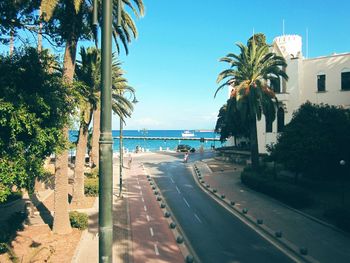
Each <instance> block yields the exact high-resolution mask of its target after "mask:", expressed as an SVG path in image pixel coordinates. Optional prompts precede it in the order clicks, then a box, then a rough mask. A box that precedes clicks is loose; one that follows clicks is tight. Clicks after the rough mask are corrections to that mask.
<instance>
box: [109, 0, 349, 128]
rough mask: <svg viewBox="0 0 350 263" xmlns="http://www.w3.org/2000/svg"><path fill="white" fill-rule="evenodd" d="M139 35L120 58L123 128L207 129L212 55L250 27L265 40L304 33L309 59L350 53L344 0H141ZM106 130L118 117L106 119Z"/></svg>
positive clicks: (211, 118) (219, 100)
mask: <svg viewBox="0 0 350 263" xmlns="http://www.w3.org/2000/svg"><path fill="white" fill-rule="evenodd" d="M144 2H145V5H146V16H145V17H144V18H143V19H141V20H139V21H137V27H138V30H139V38H138V39H137V40H136V41H134V42H133V43H132V44H131V46H130V55H129V56H127V57H125V56H123V55H122V56H121V60H122V61H123V65H124V69H125V70H126V72H127V78H128V80H129V82H130V84H131V85H133V86H134V87H135V88H136V89H137V98H138V100H139V101H140V102H139V103H138V104H137V105H136V108H135V112H134V114H133V116H132V118H131V119H130V120H128V121H127V126H126V128H127V129H142V128H148V129H204V128H206V129H212V128H213V127H214V126H215V121H216V116H217V113H218V110H219V108H220V107H221V106H222V105H223V104H224V103H225V102H226V99H227V91H226V90H222V91H221V93H220V94H219V95H218V96H217V97H216V98H215V99H214V97H213V95H214V92H215V90H216V87H217V86H218V85H217V84H216V77H217V75H218V73H219V72H220V71H221V70H223V69H224V68H225V66H226V65H225V64H224V63H219V62H218V59H219V58H220V57H222V56H224V55H226V54H227V53H228V52H238V50H237V48H236V47H235V45H234V44H235V43H237V42H244V43H245V42H246V40H247V39H248V38H249V37H250V36H251V35H252V32H253V28H254V31H255V32H263V33H265V35H266V37H267V40H268V42H272V40H273V38H274V37H276V36H278V35H281V34H282V24H283V23H282V21H283V20H284V24H285V34H298V35H301V36H302V38H303V45H304V46H303V48H304V51H303V52H304V55H306V54H305V53H306V51H305V42H306V41H305V38H306V37H305V36H306V28H308V32H309V52H308V54H309V57H315V56H321V55H328V54H331V53H333V52H337V53H341V52H348V51H350V34H349V25H350V16H349V15H348V10H349V9H350V4H349V2H348V1H345V0H343V1H329V0H327V1H311V0H307V1H305V0H304V1H300V0H294V1H287V0H280V1H237V0H218V1H212V0H177V1H169V0H144ZM113 128H114V129H118V122H117V121H114V124H113Z"/></svg>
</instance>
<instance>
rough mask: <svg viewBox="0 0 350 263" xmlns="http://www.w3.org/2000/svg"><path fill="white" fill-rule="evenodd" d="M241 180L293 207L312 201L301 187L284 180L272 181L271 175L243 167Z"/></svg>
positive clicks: (307, 204) (305, 204)
mask: <svg viewBox="0 0 350 263" xmlns="http://www.w3.org/2000/svg"><path fill="white" fill-rule="evenodd" d="M241 181H242V183H243V184H245V185H247V186H248V187H250V188H252V189H254V190H256V191H258V192H262V193H264V194H267V195H269V196H271V197H273V198H275V199H277V200H280V201H281V202H284V203H286V204H288V205H290V206H292V207H294V208H303V207H307V206H310V205H311V204H312V202H313V200H312V198H311V196H310V194H309V193H308V192H307V191H305V190H304V189H303V188H301V187H299V186H296V185H291V184H288V183H285V182H279V181H273V180H272V178H271V176H267V175H262V174H260V173H259V174H258V173H255V172H253V171H251V170H250V169H245V170H244V171H242V173H241Z"/></svg>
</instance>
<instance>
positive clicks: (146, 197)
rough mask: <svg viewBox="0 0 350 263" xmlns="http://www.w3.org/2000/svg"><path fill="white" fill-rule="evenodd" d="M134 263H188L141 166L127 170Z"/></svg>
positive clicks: (137, 165) (135, 165)
mask: <svg viewBox="0 0 350 263" xmlns="http://www.w3.org/2000/svg"><path fill="white" fill-rule="evenodd" d="M126 173H127V176H126V183H127V186H128V202H129V212H130V224H131V235H132V250H133V251H132V257H133V262H134V263H145V262H152V263H158V262H159V263H160V262H184V258H183V256H182V254H181V251H180V249H179V247H178V246H177V244H176V241H175V238H174V236H173V234H172V232H171V230H170V228H169V226H168V223H167V221H166V219H165V218H164V216H163V212H162V209H161V208H160V207H159V204H158V202H157V201H156V197H155V195H154V194H153V190H152V188H151V186H150V184H149V182H148V181H147V178H146V171H144V170H143V168H142V166H141V164H140V163H133V165H132V168H131V169H130V170H127V172H126Z"/></svg>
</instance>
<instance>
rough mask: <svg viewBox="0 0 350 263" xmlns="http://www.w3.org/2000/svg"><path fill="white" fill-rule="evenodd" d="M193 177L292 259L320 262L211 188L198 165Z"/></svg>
mask: <svg viewBox="0 0 350 263" xmlns="http://www.w3.org/2000/svg"><path fill="white" fill-rule="evenodd" d="M192 168H193V171H194V173H193V177H194V180H195V182H196V183H197V185H198V186H199V187H200V188H201V189H202V190H203V191H204V192H205V193H207V194H208V195H209V196H211V197H212V198H213V199H214V200H215V201H216V202H218V203H219V204H220V205H221V206H223V207H224V208H225V209H227V210H228V211H229V212H231V213H232V214H233V215H234V216H236V217H237V218H238V219H240V220H241V221H242V222H243V223H245V224H246V225H247V226H249V227H250V228H251V229H252V230H254V231H255V232H257V233H258V234H259V235H260V236H262V237H263V238H265V239H266V240H267V241H269V242H270V243H271V244H273V245H274V246H275V247H277V248H278V249H279V250H280V251H281V252H283V253H284V254H286V255H287V256H288V257H290V258H291V259H292V260H294V261H296V262H307V263H316V262H319V261H317V260H316V259H314V258H313V257H311V256H309V255H307V253H308V252H307V248H298V247H297V246H296V245H295V244H293V243H291V242H290V241H289V240H287V239H286V238H284V237H283V236H282V232H281V231H273V230H272V229H270V228H269V227H267V226H266V225H264V224H263V220H262V219H257V218H254V217H253V216H251V215H249V213H248V212H249V211H248V209H247V208H243V209H242V210H240V209H238V208H237V207H236V206H235V202H233V201H229V200H227V199H226V197H225V195H223V194H220V193H218V192H217V190H216V189H211V187H210V185H208V184H206V182H205V181H204V179H203V178H202V175H201V173H200V171H199V169H198V167H197V165H196V163H195V164H194V165H193V167H192Z"/></svg>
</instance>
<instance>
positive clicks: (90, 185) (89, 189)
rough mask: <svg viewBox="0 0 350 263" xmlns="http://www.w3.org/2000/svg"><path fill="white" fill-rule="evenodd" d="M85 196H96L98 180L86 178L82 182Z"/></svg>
mask: <svg viewBox="0 0 350 263" xmlns="http://www.w3.org/2000/svg"><path fill="white" fill-rule="evenodd" d="M84 193H85V195H86V196H98V178H86V179H85V182H84Z"/></svg>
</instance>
